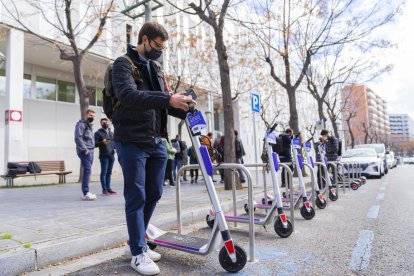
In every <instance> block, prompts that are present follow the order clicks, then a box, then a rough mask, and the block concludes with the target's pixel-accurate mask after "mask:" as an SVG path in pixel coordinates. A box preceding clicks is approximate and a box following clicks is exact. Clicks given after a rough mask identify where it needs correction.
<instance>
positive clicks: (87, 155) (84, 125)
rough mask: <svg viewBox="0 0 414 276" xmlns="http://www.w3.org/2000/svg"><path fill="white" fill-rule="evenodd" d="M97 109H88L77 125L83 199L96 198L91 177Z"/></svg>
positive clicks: (76, 132) (76, 139) (76, 133)
mask: <svg viewBox="0 0 414 276" xmlns="http://www.w3.org/2000/svg"><path fill="white" fill-rule="evenodd" d="M95 115H96V114H95V111H93V110H92V109H88V110H87V111H86V113H85V118H84V119H81V120H79V121H78V122H77V123H76V126H75V143H76V153H77V154H78V156H79V159H80V161H81V165H82V195H81V200H95V199H96V195H95V194H93V193H91V192H89V178H90V176H91V169H92V163H93V150H94V148H95V139H94V136H93V129H92V122H93V120H94V119H95Z"/></svg>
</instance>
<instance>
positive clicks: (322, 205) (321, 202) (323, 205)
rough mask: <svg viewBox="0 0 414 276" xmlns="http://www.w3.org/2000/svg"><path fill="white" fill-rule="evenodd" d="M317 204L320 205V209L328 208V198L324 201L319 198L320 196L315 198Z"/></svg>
mask: <svg viewBox="0 0 414 276" xmlns="http://www.w3.org/2000/svg"><path fill="white" fill-rule="evenodd" d="M315 203H316V206H318V208H319V209H325V208H326V200H324V201H322V200H320V199H319V197H316V200H315Z"/></svg>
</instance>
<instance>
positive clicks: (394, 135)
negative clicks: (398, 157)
mask: <svg viewBox="0 0 414 276" xmlns="http://www.w3.org/2000/svg"><path fill="white" fill-rule="evenodd" d="M389 124H390V134H391V142H392V143H394V144H395V145H396V146H397V145H398V144H399V143H401V142H407V141H414V120H413V119H411V117H410V116H409V115H408V114H390V115H389Z"/></svg>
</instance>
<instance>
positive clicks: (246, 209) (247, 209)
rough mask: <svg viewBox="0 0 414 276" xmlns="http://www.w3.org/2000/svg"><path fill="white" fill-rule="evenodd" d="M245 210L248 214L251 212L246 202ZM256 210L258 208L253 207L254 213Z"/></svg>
mask: <svg viewBox="0 0 414 276" xmlns="http://www.w3.org/2000/svg"><path fill="white" fill-rule="evenodd" d="M244 211H245V212H246V214H249V206H248V205H247V203H246V204H244ZM254 212H256V208H253V213H254Z"/></svg>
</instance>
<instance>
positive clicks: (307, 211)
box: [246, 135, 315, 220]
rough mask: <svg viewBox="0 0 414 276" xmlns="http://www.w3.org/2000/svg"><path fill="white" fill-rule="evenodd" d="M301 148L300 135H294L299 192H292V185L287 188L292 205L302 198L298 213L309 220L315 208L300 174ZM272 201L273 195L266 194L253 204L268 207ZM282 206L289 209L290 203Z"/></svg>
mask: <svg viewBox="0 0 414 276" xmlns="http://www.w3.org/2000/svg"><path fill="white" fill-rule="evenodd" d="M301 148H302V144H301V141H300V137H299V135H296V136H295V137H294V138H293V139H292V145H291V149H292V152H293V157H294V158H293V164H294V166H295V167H296V169H297V172H298V178H299V187H300V192H299V193H296V192H293V189H292V187H290V189H289V190H290V191H291V196H293V197H294V199H293V206H294V207H295V208H297V207H298V206H299V204H300V201H301V200H302V201H303V205H302V207H301V208H300V214H301V215H302V217H303V218H304V219H307V220H311V219H313V217H314V216H315V210H314V209H313V207H312V206H311V204H310V202H309V200H308V195H307V193H306V189H305V182H304V180H303V176H302V170H303V167H304V165H303V160H302V155H300V154H299V153H298V150H299V149H301ZM292 184H293V183H291V184H290V185H292ZM313 185H315V183H313ZM279 194H280V192H279ZM311 196H312V194H311ZM289 201H290V199H289V198H282V202H289ZM273 202H274V197H273V196H271V195H267V198H262V204H255V205H254V206H255V207H257V208H261V209H269V207H271V206H273ZM283 208H285V209H289V208H290V205H284V206H283ZM246 211H247V210H246Z"/></svg>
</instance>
